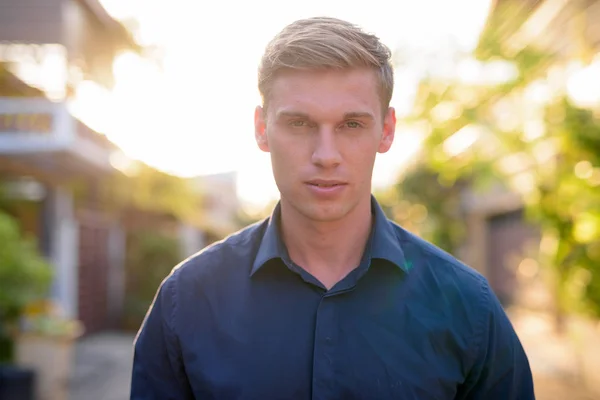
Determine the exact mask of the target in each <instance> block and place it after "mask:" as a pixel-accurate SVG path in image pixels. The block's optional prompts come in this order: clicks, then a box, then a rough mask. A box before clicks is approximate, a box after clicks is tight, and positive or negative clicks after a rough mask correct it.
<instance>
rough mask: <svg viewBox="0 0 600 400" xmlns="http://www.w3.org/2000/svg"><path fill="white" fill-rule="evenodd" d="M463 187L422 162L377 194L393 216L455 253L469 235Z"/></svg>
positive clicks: (422, 235)
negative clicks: (463, 212)
mask: <svg viewBox="0 0 600 400" xmlns="http://www.w3.org/2000/svg"><path fill="white" fill-rule="evenodd" d="M461 186H462V183H461V184H452V185H445V184H444V183H443V178H442V175H441V174H440V173H438V172H436V171H435V170H433V169H432V168H429V167H427V166H426V165H424V164H421V163H419V164H416V165H415V166H413V167H412V168H410V169H409V170H408V171H407V172H406V173H405V174H403V176H402V178H401V179H400V181H399V182H398V183H397V184H396V185H394V186H393V187H391V188H390V189H389V190H388V191H386V192H384V193H380V194H378V195H377V197H378V200H379V202H380V203H381V206H382V208H383V210H384V212H385V213H386V215H387V216H388V217H389V218H391V219H393V220H394V221H396V222H397V223H398V224H400V225H401V226H402V227H404V228H405V229H408V230H410V231H412V232H413V233H415V234H418V235H419V236H421V237H423V238H424V239H426V240H429V241H431V242H432V243H435V244H436V245H437V246H439V247H440V248H442V249H444V250H445V251H447V252H449V253H454V252H455V251H456V250H457V248H458V246H459V245H460V244H461V242H462V240H463V239H464V235H465V231H464V224H463V223H462V221H461V218H460V188H461Z"/></svg>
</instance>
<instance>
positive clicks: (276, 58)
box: [258, 17, 394, 112]
mask: <svg viewBox="0 0 600 400" xmlns="http://www.w3.org/2000/svg"><path fill="white" fill-rule="evenodd" d="M390 59H391V51H390V49H389V48H388V47H387V46H386V45H384V44H383V43H381V41H380V40H379V38H378V37H377V36H375V35H372V34H369V33H366V32H364V31H363V30H362V29H360V28H359V27H358V26H356V25H354V24H351V23H350V22H347V21H343V20H340V19H337V18H330V17H314V18H308V19H301V20H298V21H296V22H293V23H291V24H290V25H288V26H286V27H285V28H284V29H283V30H282V31H281V32H279V33H278V34H277V35H276V36H275V37H274V38H273V39H272V40H271V41H270V42H269V44H268V45H267V47H266V49H265V53H264V55H263V57H262V59H261V62H260V65H259V68H258V90H259V92H260V95H261V97H262V101H263V105H264V106H266V103H267V100H268V98H269V95H270V90H271V85H272V83H273V80H274V79H275V77H276V76H277V72H279V71H281V70H290V69H291V70H318V69H349V68H360V67H363V68H364V67H367V68H372V69H373V70H374V71H375V72H376V74H377V78H378V80H379V94H380V99H381V105H382V107H383V111H384V112H385V111H386V110H387V109H388V107H389V104H390V100H391V98H392V92H393V88H394V73H393V69H392V65H391V62H390Z"/></svg>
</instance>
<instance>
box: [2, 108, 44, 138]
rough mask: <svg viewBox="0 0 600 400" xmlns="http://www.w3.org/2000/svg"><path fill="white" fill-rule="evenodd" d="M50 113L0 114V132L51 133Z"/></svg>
mask: <svg viewBox="0 0 600 400" xmlns="http://www.w3.org/2000/svg"><path fill="white" fill-rule="evenodd" d="M52 119H53V116H52V114H48V113H15V114H0V134H2V133H9V132H10V133H41V134H50V133H52V128H53V127H52V122H53V121H52Z"/></svg>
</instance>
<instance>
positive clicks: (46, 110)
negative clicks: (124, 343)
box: [0, 0, 136, 333]
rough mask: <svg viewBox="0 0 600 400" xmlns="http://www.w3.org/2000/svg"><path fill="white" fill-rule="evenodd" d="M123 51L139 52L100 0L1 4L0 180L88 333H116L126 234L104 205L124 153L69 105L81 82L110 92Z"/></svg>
mask: <svg viewBox="0 0 600 400" xmlns="http://www.w3.org/2000/svg"><path fill="white" fill-rule="evenodd" d="M124 49H136V46H135V44H134V43H133V41H132V40H131V38H130V36H129V34H128V33H127V31H126V30H125V29H124V28H123V27H122V26H121V25H120V24H118V23H117V22H116V21H114V20H113V19H111V18H110V17H109V16H108V14H107V13H106V12H105V11H104V9H103V8H102V7H101V6H100V4H99V3H98V1H97V0H8V1H3V2H2V3H1V4H0V178H1V179H2V181H3V184H4V185H5V186H7V187H8V189H9V190H8V192H9V195H10V196H12V197H13V198H18V199H19V201H18V206H16V207H15V208H14V209H13V210H12V212H13V214H15V215H16V216H17V217H18V219H19V220H20V221H21V224H22V226H23V228H24V229H25V230H26V231H28V232H29V233H32V234H34V235H35V236H36V237H37V238H38V240H39V243H40V247H41V249H42V251H43V253H44V254H45V255H46V256H47V257H48V258H49V259H50V260H51V261H52V263H53V265H54V267H55V268H56V273H55V281H54V285H53V289H52V296H53V298H54V299H55V300H56V301H57V302H58V304H59V305H60V306H61V308H62V309H63V311H64V312H65V314H66V315H67V316H69V317H75V318H79V319H80V320H81V321H82V322H83V323H84V325H85V329H86V331H87V332H88V333H92V332H96V331H99V330H102V329H106V328H109V327H111V326H112V324H113V323H114V321H115V319H116V318H117V316H118V313H119V307H120V306H121V303H122V302H121V299H122V292H123V277H122V274H123V268H122V264H123V255H124V253H123V248H124V234H123V230H122V227H121V226H120V223H119V220H118V217H117V215H115V214H114V213H113V214H111V213H110V212H109V210H107V209H106V207H105V206H104V205H103V203H102V199H103V196H102V187H103V186H102V183H103V181H104V180H105V179H106V178H107V177H109V176H110V175H111V174H114V173H116V170H115V168H114V167H113V166H112V163H111V159H112V157H113V156H114V155H115V153H118V152H119V150H118V149H117V148H116V147H115V146H114V145H113V144H112V143H111V142H109V141H108V140H107V138H106V137H104V136H103V135H100V134H98V133H96V132H94V131H93V130H92V129H90V128H89V127H88V126H87V125H85V124H84V123H83V122H81V121H79V120H78V119H76V118H74V117H73V116H72V114H71V113H70V112H69V107H68V102H69V100H70V98H71V95H72V93H73V91H74V89H75V88H76V87H77V85H78V84H79V83H81V82H82V81H92V82H95V83H97V84H99V85H102V86H104V87H106V88H110V87H111V86H112V85H113V83H114V82H113V77H112V72H111V68H112V62H113V59H114V57H115V56H116V55H117V54H118V52H120V51H122V50H124Z"/></svg>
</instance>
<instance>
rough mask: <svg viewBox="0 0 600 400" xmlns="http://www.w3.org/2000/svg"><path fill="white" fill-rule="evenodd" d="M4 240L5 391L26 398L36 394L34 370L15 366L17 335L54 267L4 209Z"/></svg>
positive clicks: (0, 232)
mask: <svg viewBox="0 0 600 400" xmlns="http://www.w3.org/2000/svg"><path fill="white" fill-rule="evenodd" d="M0 243H1V245H0V375H1V376H2V379H3V385H2V386H3V388H2V391H4V392H7V393H10V394H11V396H12V397H13V398H15V396H18V397H17V398H23V399H26V398H30V397H31V396H32V394H31V393H32V391H33V388H32V387H31V386H32V385H33V382H34V379H33V378H34V377H33V376H32V375H33V374H34V372H33V369H28V368H19V367H18V366H16V365H15V351H14V350H15V335H16V333H17V332H18V330H19V323H20V319H21V317H22V315H23V312H24V311H25V309H26V307H27V305H28V304H30V303H31V302H33V301H36V300H39V299H41V298H44V297H45V296H46V295H47V292H48V289H49V286H50V283H51V282H52V268H51V267H50V265H49V264H48V263H47V262H46V261H45V260H44V258H43V257H42V256H41V255H40V254H39V252H38V250H37V248H36V245H35V242H34V241H32V240H31V239H29V238H25V237H23V236H22V235H21V233H20V230H19V227H18V225H17V223H16V221H15V220H14V219H13V218H11V217H10V216H8V215H7V214H5V213H3V212H0ZM16 391H18V395H17V394H16V393H17V392H16ZM0 395H4V393H0Z"/></svg>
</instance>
